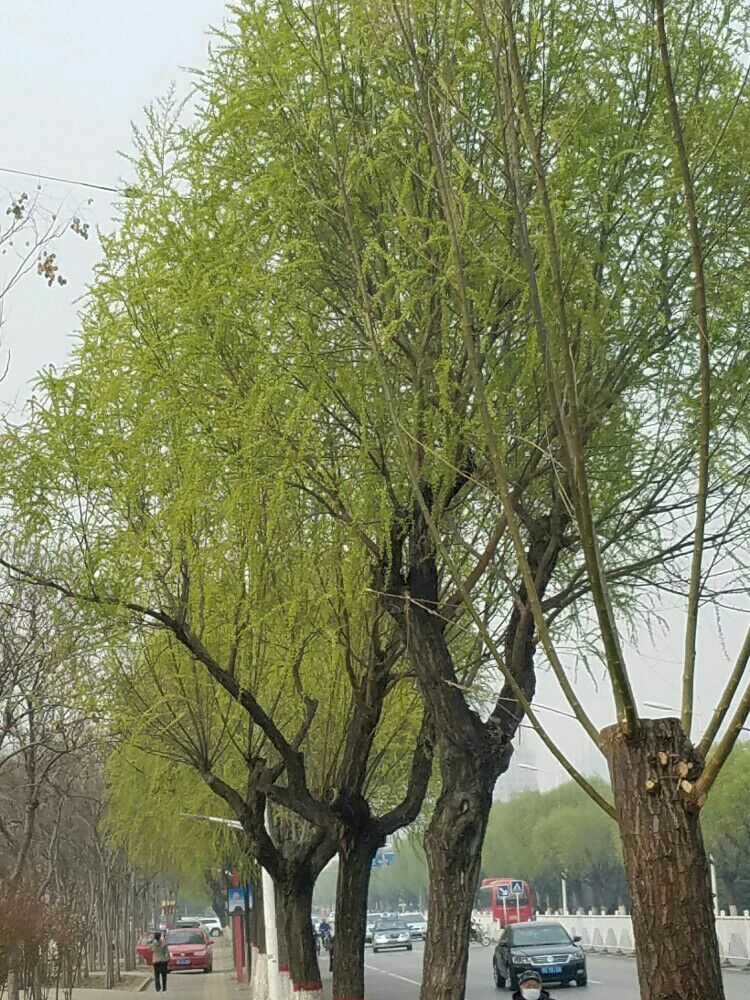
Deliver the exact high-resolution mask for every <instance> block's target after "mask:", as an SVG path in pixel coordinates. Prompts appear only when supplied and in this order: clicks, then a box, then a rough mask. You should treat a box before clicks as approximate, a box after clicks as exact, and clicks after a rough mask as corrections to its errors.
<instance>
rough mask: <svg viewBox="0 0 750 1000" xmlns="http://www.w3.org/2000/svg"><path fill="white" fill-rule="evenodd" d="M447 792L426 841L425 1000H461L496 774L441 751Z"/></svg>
mask: <svg viewBox="0 0 750 1000" xmlns="http://www.w3.org/2000/svg"><path fill="white" fill-rule="evenodd" d="M440 753H441V757H440V767H441V772H442V775H443V791H442V793H441V795H440V798H439V799H438V802H437V805H436V807H435V812H434V813H433V816H432V820H431V822H430V826H429V829H428V831H427V835H426V837H425V849H426V853H427V866H428V870H429V876H430V902H429V909H428V915H427V941H426V944H425V954H424V970H423V973H422V990H421V996H422V998H423V1000H463V998H464V996H465V991H466V965H467V962H468V957H469V930H470V926H471V911H472V907H473V903H474V895H475V893H476V888H477V884H478V880H479V868H480V863H481V855H482V844H483V843H484V836H485V833H486V830H487V819H488V817H489V813H490V808H491V806H492V790H493V788H494V784H495V774H494V768H492V769H490V770H488V771H487V770H485V771H484V773H483V770H482V769H481V768H477V766H476V761H475V760H472V759H471V758H470V756H469V755H467V754H465V753H463V752H461V751H459V752H457V753H453V752H451V750H450V748H447V747H441V752H440Z"/></svg>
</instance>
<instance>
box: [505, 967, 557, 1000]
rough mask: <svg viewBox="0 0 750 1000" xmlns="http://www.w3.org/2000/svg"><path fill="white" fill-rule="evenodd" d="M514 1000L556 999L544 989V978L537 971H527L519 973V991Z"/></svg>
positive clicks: (514, 995)
mask: <svg viewBox="0 0 750 1000" xmlns="http://www.w3.org/2000/svg"><path fill="white" fill-rule="evenodd" d="M513 1000H554V997H551V996H550V995H549V993H548V992H547V990H543V989H542V977H541V976H540V975H539V973H538V972H537V971H536V969H526V971H525V972H519V973H518V989H517V990H516V992H515V993H514V994H513Z"/></svg>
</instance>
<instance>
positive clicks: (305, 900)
mask: <svg viewBox="0 0 750 1000" xmlns="http://www.w3.org/2000/svg"><path fill="white" fill-rule="evenodd" d="M314 886H315V881H314V879H313V877H312V874H311V873H310V872H309V871H308V870H307V869H306V867H303V868H302V869H301V870H300V869H297V870H295V871H292V872H290V873H289V876H288V877H287V878H285V879H284V880H283V882H281V884H280V886H279V888H280V892H281V897H282V903H283V908H284V913H285V915H286V941H287V949H288V955H289V974H290V976H291V979H292V982H293V984H294V990H295V993H314V992H316V991H318V990H320V989H321V979H320V966H319V965H318V955H317V950H316V948H315V935H314V934H313V927H312V918H311V912H312V895H313V889H314Z"/></svg>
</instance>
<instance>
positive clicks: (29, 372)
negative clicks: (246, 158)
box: [0, 0, 746, 786]
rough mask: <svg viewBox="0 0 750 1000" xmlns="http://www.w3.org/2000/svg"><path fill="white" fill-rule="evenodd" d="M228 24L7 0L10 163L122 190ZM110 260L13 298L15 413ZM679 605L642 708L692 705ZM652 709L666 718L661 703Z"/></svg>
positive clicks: (704, 668)
mask: <svg viewBox="0 0 750 1000" xmlns="http://www.w3.org/2000/svg"><path fill="white" fill-rule="evenodd" d="M11 8H12V9H11ZM223 17H224V4H223V3H222V0H181V2H179V0H127V2H126V3H122V4H114V3H103V2H102V0H68V2H67V3H59V4H54V3H49V2H48V0H44V2H42V0H14V2H13V3H10V0H5V3H3V4H2V6H0V35H1V36H2V39H3V45H2V49H3V58H2V61H0V93H2V95H3V100H2V102H0V150H1V152H0V168H12V169H16V170H28V171H30V172H32V173H34V172H39V173H45V174H54V175H57V176H60V177H66V178H71V179H77V180H82V181H90V182H93V183H95V184H103V185H111V186H114V187H117V186H119V184H120V183H121V181H122V179H123V178H125V179H127V176H128V165H127V163H125V162H124V161H123V160H122V158H121V156H120V155H119V154H120V152H122V151H125V152H127V151H128V150H129V148H130V128H131V122H133V121H136V122H137V121H139V120H140V119H141V117H142V108H143V106H144V105H145V104H147V103H148V102H150V101H152V100H154V99H155V98H157V97H158V96H160V95H162V94H164V93H165V91H166V90H167V89H168V87H169V85H170V83H172V82H175V83H176V84H177V92H178V94H180V95H184V94H187V93H188V91H189V89H190V78H189V73H188V72H187V69H186V68H187V67H191V66H200V65H201V64H202V63H203V62H204V60H205V56H206V50H207V46H208V34H207V32H208V28H209V26H210V25H218V24H220V23H221V21H222V19H223ZM35 183H36V182H35V180H34V178H33V177H28V178H22V177H16V176H13V175H11V174H7V173H3V172H0V192H2V193H3V197H5V194H6V193H7V192H13V193H15V194H18V193H20V192H21V191H22V190H24V189H26V188H28V189H31V190H33V189H34V186H35ZM43 193H44V197H45V200H46V202H47V203H48V204H50V205H51V204H53V203H55V204H58V203H61V204H63V205H64V206H65V208H66V209H67V210H68V211H72V210H73V208H74V206H76V205H77V204H80V203H83V202H85V201H87V200H88V198H89V197H93V199H94V201H93V204H92V205H90V206H87V207H86V210H85V212H86V218H87V219H88V220H89V221H90V222H91V224H92V229H93V228H94V227H95V226H98V227H100V228H101V229H103V230H104V231H107V230H109V229H110V228H111V226H112V201H111V198H112V196H110V195H106V194H104V193H102V192H96V191H87V190H86V189H85V188H78V187H74V186H71V185H68V184H55V183H49V182H47V181H45V182H43ZM2 213H3V214H4V208H3V209H2ZM98 252H99V248H98V243H97V240H96V238H92V239H91V240H89V241H88V242H87V243H84V242H83V241H81V240H79V239H76V238H71V239H66V240H65V241H64V243H63V244H62V245H61V246H60V262H61V268H62V270H63V271H64V273H65V275H66V277H67V279H68V284H67V285H66V286H65V287H62V288H61V287H54V288H51V289H50V288H47V286H46V284H45V283H44V281H43V280H42V279H41V278H39V277H38V276H36V275H34V274H32V275H29V276H27V277H26V279H25V281H24V282H23V284H22V285H21V286H19V287H17V288H16V289H15V290H14V291H13V292H12V294H11V295H10V296H9V299H8V301H7V302H6V303H5V317H4V319H5V323H4V327H3V329H2V342H3V347H4V348H5V349H6V350H10V352H11V366H10V371H9V375H8V377H7V379H6V381H5V382H4V383H3V384H2V385H0V403H3V404H5V405H4V406H3V410H4V411H6V412H7V408H8V406H10V407H12V408H13V409H14V410H15V411H16V412H18V411H19V410H20V408H21V407H22V403H23V400H24V398H25V397H26V395H27V393H28V385H29V381H30V380H31V379H32V378H33V376H34V373H35V372H36V371H37V370H38V369H39V368H40V367H41V366H43V365H48V364H55V365H60V364H61V363H62V362H63V361H64V359H65V357H66V354H67V352H68V350H69V349H70V345H71V338H72V337H73V336H74V334H75V331H76V328H77V319H76V300H77V298H78V297H79V296H80V295H81V294H82V293H83V292H84V290H85V287H86V284H87V282H88V281H89V280H90V278H91V269H92V266H93V265H94V263H95V262H96V259H97V256H98ZM1 266H2V261H0V267H1ZM679 604H680V602H679V601H677V599H674V600H673V601H672V602H670V603H667V604H665V606H664V608H663V612H664V615H665V617H666V619H667V622H668V624H669V629H668V630H667V632H666V634H658V635H657V636H656V639H655V641H654V642H652V640H651V638H650V637H649V635H648V632H647V630H646V629H642V630H640V641H639V648H638V649H637V650H636V649H634V648H632V647H628V648H627V654H628V659H629V661H630V662H631V664H633V675H634V685H635V688H636V693H637V694H638V696H639V697H640V699H641V702H643V701H645V700H648V701H654V702H657V703H661V704H664V705H670V706H672V705H677V704H678V703H679V697H680V680H679V661H680V657H681V651H682V641H683V624H682V614H681V611H680V608H679ZM745 627H746V624H745V623H743V621H742V620H741V617H740V616H739V615H736V614H735V615H732V616H725V617H724V619H723V622H722V628H723V633H724V641H723V642H722V641H721V639H720V637H719V630H718V629H717V628H716V626H715V624H714V622H713V621H712V618H711V616H708V617H707V618H706V620H705V627H704V629H703V631H702V634H701V643H700V647H701V650H700V654H699V658H698V664H699V668H698V669H699V676H700V684H699V687H700V689H701V694H700V695H699V698H698V703H697V709H698V711H699V712H703V719H704V721H705V719H706V717H707V713H708V711H709V708H710V706H711V704H712V701H713V699H714V698H715V695H716V692H717V690H718V689H719V685H720V682H721V680H722V678H724V677H726V675H727V674H728V672H729V669H730V658H731V657H733V656H735V655H736V652H737V650H738V648H739V645H740V641H741V635H742V634H743V632H744V628H745ZM725 647H726V648H725ZM727 654H729V655H727ZM577 690H578V693H579V696H580V697H582V698H583V699H584V701H585V702H586V704H587V706H588V707H589V709H590V711H591V713H592V715H593V717H594V720H595V722H597V723H598V724H601V725H604V724H606V723H607V722H609V721H612V707H611V696H610V694H609V692H608V689H607V686H606V684H605V683H604V682H602V683H601V685H600V691H599V692H597V691H596V689H595V687H594V685H593V684H592V682H591V680H590V679H589V678H588V677H587V676H585V675H582V676H580V677H579V678H578V680H577ZM538 701H539V703H540V704H541V705H550V706H552V707H555V706H557V707H558V708H564V705H563V703H562V701H561V698H560V696H559V694H558V692H557V689H556V685H555V683H554V681H553V679H552V678H551V677H550V676H549V675H545V674H542V676H541V678H540V683H539V690H538ZM643 711H644V714H662V713H660V711H659V710H654V709H649V708H648V707H644V709H643ZM539 714H540V716H541V717H543V718H545V719H547V720H548V721H549V724H550V728H551V729H552V731H553V732H555V733H559V734H560V736H561V737H562V738H563V739H564V742H565V745H566V747H567V749H568V751H569V753H570V755H571V757H573V758H574V760H575V761H576V763H578V765H579V766H582V767H584V768H585V769H586V770H590V769H591V768H592V767H593V766H594V765H595V762H596V760H597V756H596V751H592V750H590V749H588V747H587V743H586V738H585V737H584V736H583V735H582V734H581V731H580V728H579V727H578V726H577V723H575V722H573V721H569V720H567V719H565V718H563V717H560V716H557V715H554V714H552V713H548V712H545V711H544V710H543V709H540V713H539ZM522 738H523V740H524V743H525V744H526V741H528V745H533V744H534V740H535V738H534V735H533V734H532V733H530V732H529V731H528V730H523V733H522ZM536 763H537V766H538V767H539V771H538V779H539V783H540V785H543V786H544V785H548V784H551V783H552V782H553V781H554V780H555V777H556V775H557V774H558V773H559V771H558V767H557V765H556V764H555V762H554V761H552V760H551V759H550V758H549V755H548V753H547V751H546V750H545V749H544V748H543V747H541V745H540V749H539V750H538V753H537V754H536Z"/></svg>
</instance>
